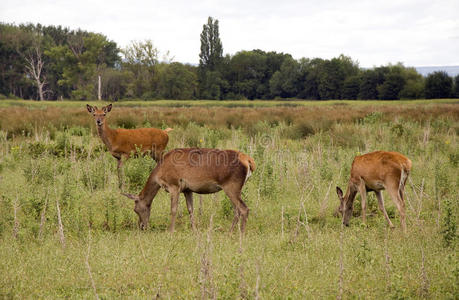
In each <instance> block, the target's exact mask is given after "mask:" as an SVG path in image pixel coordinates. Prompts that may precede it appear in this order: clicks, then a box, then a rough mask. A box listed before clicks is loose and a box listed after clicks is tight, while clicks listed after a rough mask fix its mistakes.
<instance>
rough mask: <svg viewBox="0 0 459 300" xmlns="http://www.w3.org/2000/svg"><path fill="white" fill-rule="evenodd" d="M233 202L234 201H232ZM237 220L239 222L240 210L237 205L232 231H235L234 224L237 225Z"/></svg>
mask: <svg viewBox="0 0 459 300" xmlns="http://www.w3.org/2000/svg"><path fill="white" fill-rule="evenodd" d="M231 203H233V202H231ZM237 222H239V211H238V209H237V208H236V207H234V218H233V222H232V223H231V230H230V232H233V230H234V226H236V224H237Z"/></svg>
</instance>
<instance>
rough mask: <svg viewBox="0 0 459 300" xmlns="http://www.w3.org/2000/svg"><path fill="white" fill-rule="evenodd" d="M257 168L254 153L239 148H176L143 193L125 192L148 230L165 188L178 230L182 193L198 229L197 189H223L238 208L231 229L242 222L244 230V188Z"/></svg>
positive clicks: (210, 192) (209, 191)
mask: <svg viewBox="0 0 459 300" xmlns="http://www.w3.org/2000/svg"><path fill="white" fill-rule="evenodd" d="M254 171H255V162H254V160H253V158H251V157H250V156H248V155H246V154H244V153H241V152H239V151H235V150H218V149H206V148H184V149H174V150H171V151H170V152H168V153H167V154H166V155H165V156H164V158H163V160H161V161H160V162H159V163H158V165H157V166H156V167H155V168H154V169H153V171H152V172H151V174H150V177H149V178H148V180H147V183H146V184H145V187H144V188H143V190H142V191H141V192H140V194H139V195H132V194H124V193H123V195H124V196H126V197H128V198H130V199H133V200H135V207H134V211H135V212H136V213H137V215H138V216H139V227H140V228H141V229H145V228H146V227H147V225H148V220H149V218H150V211H151V203H152V201H153V198H154V197H155V196H156V193H158V191H159V189H160V188H161V187H163V188H164V189H165V190H166V191H167V192H169V193H170V194H171V224H170V227H169V230H170V231H171V232H173V231H174V227H175V218H176V214H177V207H178V201H179V195H180V193H183V194H184V195H185V199H186V204H187V208H188V212H189V214H190V221H191V226H192V228H193V230H195V229H196V226H195V223H194V217H193V192H194V193H198V194H212V193H216V192H219V191H221V190H222V189H223V191H224V192H225V193H226V195H227V196H228V197H229V199H230V200H231V203H232V205H233V208H234V219H233V223H232V225H231V231H233V229H234V226H235V225H236V224H237V223H238V221H239V218H240V217H241V218H242V221H241V227H240V229H241V232H244V230H245V225H246V222H247V218H248V215H249V209H248V208H247V206H246V205H245V203H244V202H243V201H242V198H241V190H242V187H243V186H244V184H245V183H246V182H247V179H248V178H249V177H250V175H251V174H252V173H253V172H254Z"/></svg>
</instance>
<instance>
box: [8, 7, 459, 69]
mask: <svg viewBox="0 0 459 300" xmlns="http://www.w3.org/2000/svg"><path fill="white" fill-rule="evenodd" d="M458 11H459V1H457V0H454V1H453V0H438V1H425V0H422V1H415V0H405V1H404V0H399V1H382V0H380V1H357V0H349V1H340V0H331V1H323V0H320V1H319V0H313V1H300V0H298V1H293V0H284V1H278V0H276V1H272V0H266V1H262V0H254V1H241V0H235V1H230V0H225V1H223V0H220V1H211V0H203V1H192V0H190V1H186V0H178V1H174V0H169V1H163V0H162V1H148V0H131V1H126V0H124V1H120V0H113V1H90V0H80V1H53V0H41V1H31V0H15V1H11V0H6V1H2V3H0V20H2V21H3V22H15V23H16V24H19V23H24V22H33V23H36V22H40V23H42V24H46V25H50V24H52V25H63V26H68V27H70V28H72V29H74V28H82V29H86V30H89V31H95V32H101V33H103V34H105V35H106V36H107V37H108V38H110V39H112V40H114V41H115V42H117V43H118V44H119V46H121V47H123V46H126V45H127V44H128V43H129V42H130V41H131V40H145V39H151V40H153V42H154V43H155V45H156V46H157V47H158V48H159V49H160V50H161V51H163V52H165V51H167V50H169V51H170V52H171V54H172V55H173V56H175V59H176V60H177V61H181V62H190V63H197V62H198V59H199V57H198V55H199V48H200V44H199V43H200V41H199V34H200V33H201V30H202V25H203V24H204V23H205V22H206V21H207V17H208V16H213V17H216V18H217V19H219V21H220V37H221V39H222V42H223V48H224V52H225V53H229V54H234V53H236V52H237V51H240V50H252V49H256V48H258V49H262V50H265V51H279V52H285V53H290V54H292V55H293V56H294V57H295V58H301V57H309V58H312V57H322V58H331V57H335V56H338V55H339V54H341V53H343V54H345V55H349V56H351V57H352V58H353V59H354V60H358V61H359V62H360V65H361V66H364V67H371V66H374V65H383V64H387V63H397V62H403V63H405V65H409V66H414V65H416V66H420V65H459V56H458V55H457V53H459V39H458V38H457V37H458V34H459V18H457V12H458Z"/></svg>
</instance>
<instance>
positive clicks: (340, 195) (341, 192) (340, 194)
mask: <svg viewBox="0 0 459 300" xmlns="http://www.w3.org/2000/svg"><path fill="white" fill-rule="evenodd" d="M336 193H337V194H338V197H339V199H340V200H341V199H343V190H341V189H340V187H339V186H337V187H336Z"/></svg>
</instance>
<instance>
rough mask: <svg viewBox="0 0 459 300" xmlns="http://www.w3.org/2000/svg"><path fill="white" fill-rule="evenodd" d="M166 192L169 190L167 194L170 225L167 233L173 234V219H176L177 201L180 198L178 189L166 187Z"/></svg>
mask: <svg viewBox="0 0 459 300" xmlns="http://www.w3.org/2000/svg"><path fill="white" fill-rule="evenodd" d="M168 190H169V193H171V225H170V227H169V231H170V232H171V233H173V232H174V229H175V219H176V217H177V209H178V200H179V196H180V191H179V189H178V188H175V187H168Z"/></svg>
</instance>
